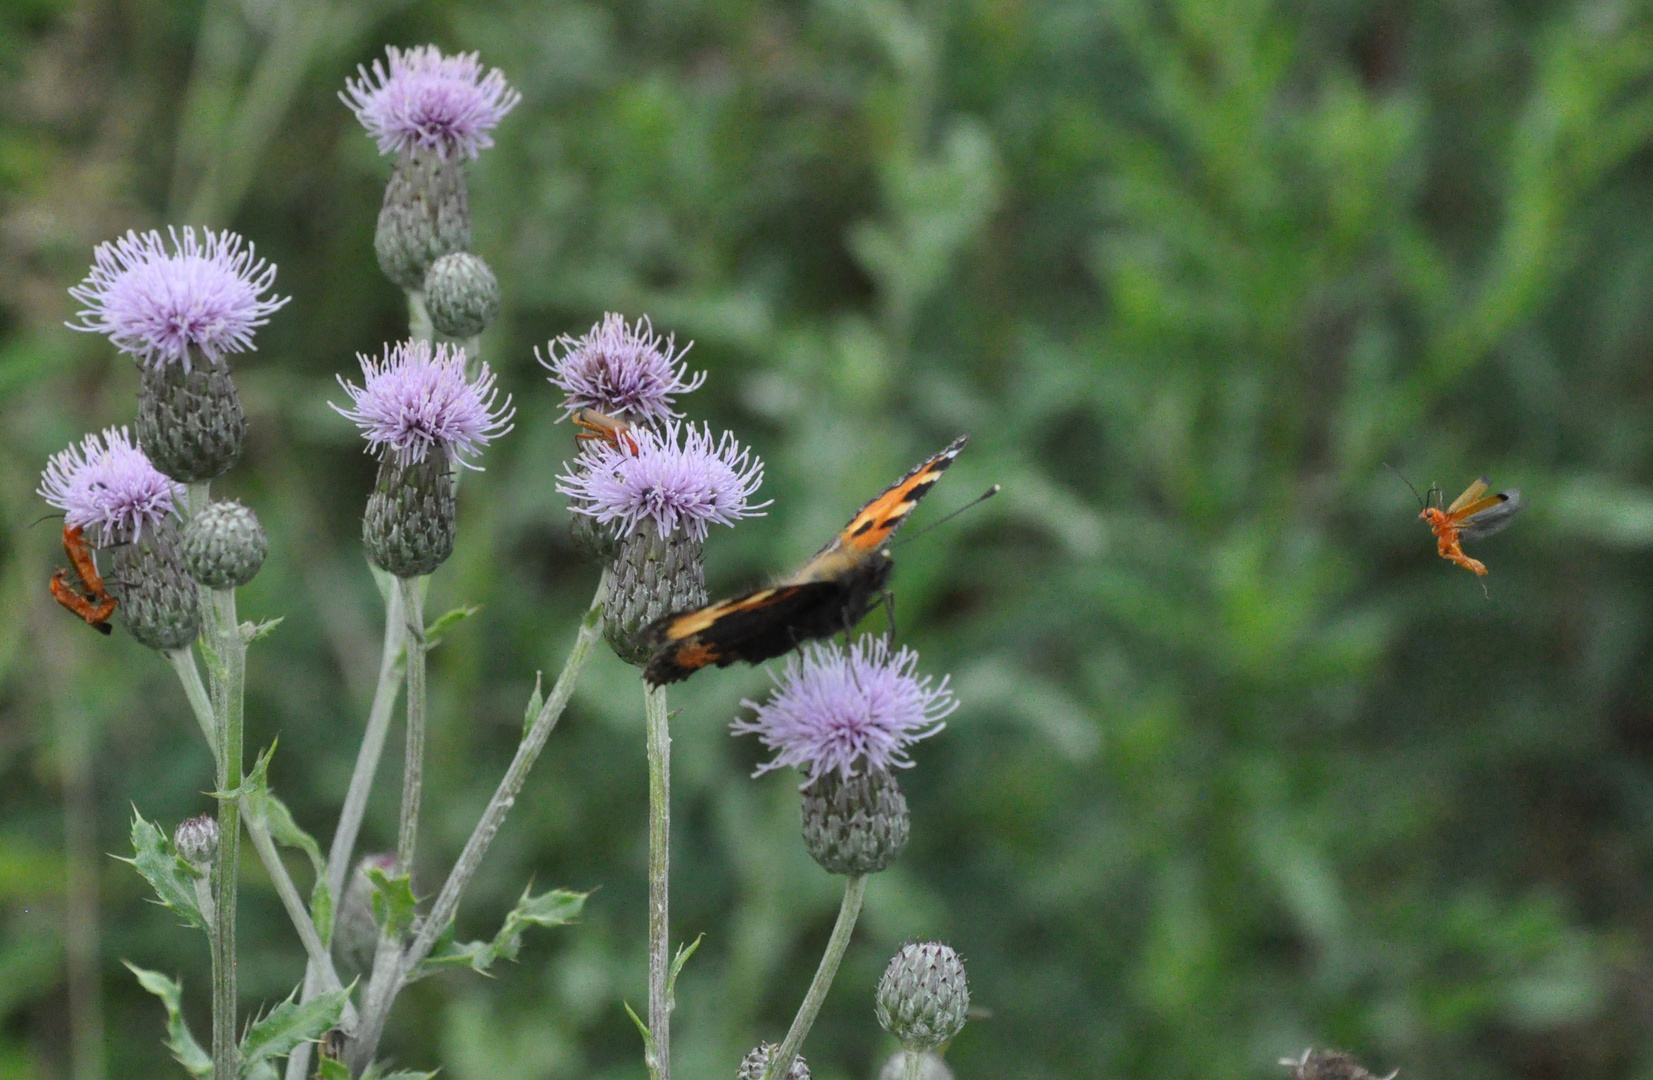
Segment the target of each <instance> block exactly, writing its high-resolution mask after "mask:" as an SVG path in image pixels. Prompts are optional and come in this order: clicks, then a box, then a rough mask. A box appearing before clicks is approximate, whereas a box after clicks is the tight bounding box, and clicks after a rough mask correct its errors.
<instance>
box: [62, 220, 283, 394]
mask: <svg viewBox="0 0 1653 1080" xmlns="http://www.w3.org/2000/svg"><path fill="white" fill-rule="evenodd" d="M167 236H168V237H170V238H171V250H170V251H169V250H168V245H167V241H166V240H165V239H163V238H162V237H161V234H160V233H159V232H157V231H155V230H153V229H152V230H150V231H149V232H146V233H141V234H140V233H136V232H128V233H127V234H126V235H125V236H123V237H121V238H120V239H119V240H113V241H110V242H108V243H103V244H99V245H98V246H97V249H96V250H95V251H94V253H93V262H92V270H91V272H90V273H88V274H87V275H86V280H85V281H82V282H81V283H80V284H79V285H77V286H75V287H74V288H72V289H70V290H69V295H70V296H73V297H74V298H75V299H76V300H79V301H80V302H81V303H83V304H85V305H86V307H85V308H84V309H83V310H82V311H80V312H79V313H78V315H79V318H80V320H81V321H80V322H79V323H69V324H68V326H69V328H70V329H71V330H84V331H88V332H96V333H100V334H106V335H108V337H109V340H110V341H112V342H114V343H115V347H116V348H118V349H120V350H121V352H124V353H130V354H131V355H132V356H134V357H136V358H137V360H138V361H139V362H140V363H142V364H145V365H147V366H149V367H151V368H159V367H162V366H164V365H166V364H171V363H178V364H182V365H183V367H184V370H185V371H188V370H189V365H190V355H189V353H190V348H191V347H192V346H193V347H194V348H196V349H199V350H200V351H201V352H202V354H203V355H205V356H206V357H207V359H209V360H211V361H213V362H215V363H216V362H217V361H219V360H220V359H221V358H222V357H223V356H224V355H225V354H227V353H238V352H247V351H248V350H250V349H252V348H253V331H254V330H255V329H257V328H258V327H260V326H263V325H264V324H265V323H267V322H269V321H270V315H271V314H272V313H273V312H275V311H276V310H277V309H279V308H280V307H281V306H282V305H283V304H285V303H286V302H287V301H288V300H289V299H291V297H286V296H271V295H269V293H270V289H271V287H272V286H273V285H274V284H275V275H276V268H275V267H274V266H272V265H271V264H269V263H268V262H266V261H265V260H263V259H260V258H257V257H256V255H255V254H254V251H253V245H251V244H246V243H245V241H243V240H242V239H241V237H240V236H238V235H237V234H235V233H232V232H227V231H226V232H214V231H213V230H211V229H203V230H201V236H200V239H197V238H196V233H195V230H194V229H192V228H189V227H187V226H186V227H185V228H184V230H183V233H182V237H181V238H180V235H179V232H178V230H176V229H171V228H169V229H168V230H167ZM243 244H245V246H243Z"/></svg>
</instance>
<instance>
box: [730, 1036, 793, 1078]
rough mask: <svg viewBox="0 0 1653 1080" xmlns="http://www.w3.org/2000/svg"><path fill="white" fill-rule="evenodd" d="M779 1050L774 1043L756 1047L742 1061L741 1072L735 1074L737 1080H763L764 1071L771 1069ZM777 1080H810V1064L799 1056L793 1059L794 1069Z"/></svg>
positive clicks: (787, 1071)
mask: <svg viewBox="0 0 1653 1080" xmlns="http://www.w3.org/2000/svg"><path fill="white" fill-rule="evenodd" d="M779 1049H780V1047H778V1046H776V1045H775V1044H774V1043H764V1044H763V1045H761V1046H757V1047H754V1048H753V1050H752V1052H751V1053H749V1054H747V1055H746V1057H745V1058H743V1059H742V1060H741V1063H740V1071H739V1072H737V1073H735V1080H763V1074H764V1071H765V1070H767V1069H768V1068H769V1062H770V1061H771V1060H772V1059H773V1058H774V1056H775V1051H777V1050H779ZM776 1080H809V1063H808V1062H806V1061H805V1060H804V1056H803V1055H802V1054H799V1055H798V1056H797V1057H795V1058H793V1059H792V1067H791V1068H790V1069H788V1070H786V1075H785V1076H784V1077H776Z"/></svg>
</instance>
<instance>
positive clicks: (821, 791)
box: [803, 769, 911, 876]
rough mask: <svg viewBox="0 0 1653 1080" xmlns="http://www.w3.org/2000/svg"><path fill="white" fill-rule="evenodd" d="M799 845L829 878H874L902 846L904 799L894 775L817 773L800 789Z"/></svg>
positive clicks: (906, 825) (878, 772) (906, 829)
mask: <svg viewBox="0 0 1653 1080" xmlns="http://www.w3.org/2000/svg"><path fill="white" fill-rule="evenodd" d="M803 828H804V846H805V847H807V848H808V849H809V855H810V857H811V858H812V859H814V860H815V861H816V862H818V863H820V864H821V869H823V870H825V871H826V872H827V873H829V874H849V875H855V876H860V875H864V874H876V873H877V872H878V871H880V870H882V869H884V868H885V867H887V866H889V865H890V863H892V862H894V861H895V857H896V856H897V855H900V854H901V849H902V848H904V847H906V846H907V837H908V834H909V833H910V831H911V830H910V819H909V817H908V814H907V797H906V796H905V795H903V794H901V785H900V784H898V783H896V780H895V774H893V773H891V772H890V771H889V770H887V769H868V770H866V771H865V772H862V773H859V774H857V775H855V776H851V777H849V778H848V779H845V778H843V777H841V776H839V774H838V773H836V772H829V773H823V774H821V776H820V777H818V778H817V779H816V781H815V782H814V783H813V784H811V785H810V786H809V787H807V788H805V789H804V791H803Z"/></svg>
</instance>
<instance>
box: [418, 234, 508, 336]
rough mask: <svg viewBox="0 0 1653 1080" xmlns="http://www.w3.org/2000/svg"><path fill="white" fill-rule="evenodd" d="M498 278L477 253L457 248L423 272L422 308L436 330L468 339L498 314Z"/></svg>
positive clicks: (490, 323)
mask: <svg viewBox="0 0 1653 1080" xmlns="http://www.w3.org/2000/svg"><path fill="white" fill-rule="evenodd" d="M499 307H500V296H499V279H498V278H496V277H494V272H493V271H492V270H490V269H489V268H488V264H487V263H486V262H483V261H482V258H481V257H480V256H477V255H472V254H471V253H469V252H466V251H456V252H453V253H452V254H450V255H444V256H442V257H441V258H440V259H437V260H436V261H435V262H433V263H431V264H430V269H429V270H428V271H426V272H425V309H426V310H427V311H429V312H430V321H431V325H432V326H434V327H436V330H437V332H438V333H442V334H446V335H447V336H448V337H452V338H470V337H475V336H476V335H478V334H480V333H482V331H484V330H486V329H488V327H490V326H492V325H493V324H494V320H495V319H496V318H498V317H499Z"/></svg>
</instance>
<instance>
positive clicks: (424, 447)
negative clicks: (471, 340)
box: [329, 341, 516, 468]
mask: <svg viewBox="0 0 1653 1080" xmlns="http://www.w3.org/2000/svg"><path fill="white" fill-rule="evenodd" d="M356 358H357V359H358V360H360V361H361V364H362V383H363V385H362V386H360V387H358V386H356V385H355V384H354V383H348V382H345V380H344V376H343V375H340V376H338V380H339V385H340V386H342V387H344V392H345V393H347V394H349V395H350V400H351V401H352V402H353V403H354V408H350V409H341V408H339V406H337V405H333V408H334V409H335V410H337V411H338V413H339V415H340V416H343V417H345V418H346V419H349V420H353V421H355V423H356V425H357V426H358V427H360V428H361V429H362V435H363V436H364V437H365V438H366V439H367V447H368V449H369V450H370V451H376V450H380V449H381V448H389V450H390V452H391V453H392V454H393V455H395V457H396V460H397V462H398V463H399V464H401V465H403V466H407V465H411V464H413V463H414V462H416V461H423V460H425V453H426V451H428V450H430V449H432V448H437V447H439V448H441V449H442V450H443V451H444V452H445V453H446V454H447V455H448V459H449V460H450V461H456V462H458V463H459V464H461V465H464V466H466V467H467V468H478V466H475V465H471V464H470V463H469V462H467V461H465V460H464V456H465V455H475V454H477V453H480V452H481V450H482V448H483V447H485V446H487V445H488V442H489V441H490V440H491V439H494V438H497V437H498V436H500V435H503V434H505V433H506V432H507V431H510V430H511V418H512V417H513V416H515V415H516V410H515V409H514V408H512V407H511V397H510V395H509V394H507V395H506V396H505V403H504V404H503V405H497V404H496V403H497V402H498V400H499V390H498V388H497V387H496V386H495V385H494V383H495V375H494V373H493V372H491V371H489V370H488V365H487V364H486V363H484V364H483V365H482V366H481V369H480V370H479V371H478V372H477V376H476V380H475V381H474V382H467V381H466V380H465V350H464V348H463V347H461V346H458V345H449V344H448V343H447V342H441V343H439V344H437V345H436V346H435V348H432V347H431V343H430V342H428V341H403V342H400V343H399V344H397V345H394V346H391V345H386V346H385V354H384V358H383V359H381V360H375V359H373V358H372V357H370V356H364V355H362V354H360V353H358V354H356ZM329 404H331V403H329Z"/></svg>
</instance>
